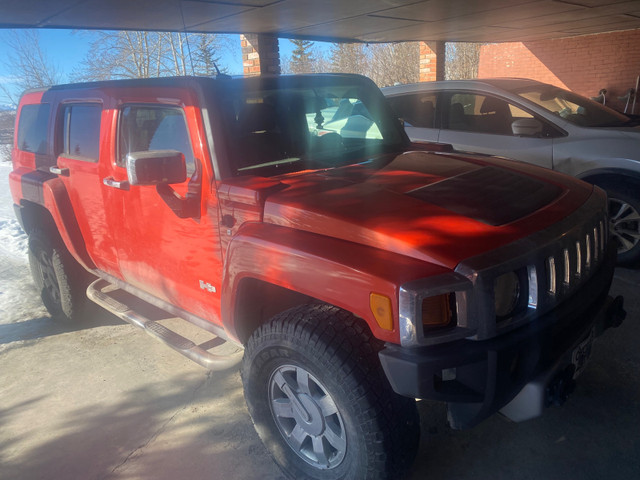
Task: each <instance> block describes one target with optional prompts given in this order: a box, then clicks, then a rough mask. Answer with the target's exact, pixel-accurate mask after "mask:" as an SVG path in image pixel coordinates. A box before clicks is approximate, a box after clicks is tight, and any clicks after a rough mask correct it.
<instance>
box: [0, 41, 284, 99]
mask: <svg viewBox="0 0 640 480" xmlns="http://www.w3.org/2000/svg"><path fill="white" fill-rule="evenodd" d="M39 33H40V45H41V47H42V49H43V50H44V51H45V53H46V55H47V56H48V57H49V58H50V59H51V60H52V61H53V63H54V64H55V65H56V66H57V67H58V68H59V69H60V70H61V72H62V73H63V76H64V80H65V81H67V80H68V78H67V76H68V75H69V74H71V72H72V71H73V69H74V67H76V66H78V65H79V64H80V63H81V62H82V60H83V59H84V57H85V56H86V54H87V52H88V51H89V44H90V42H91V32H86V31H77V30H76V31H73V30H46V29H40V30H39ZM11 34H12V30H4V31H0V84H2V85H3V86H4V87H5V88H7V89H10V90H12V91H13V93H14V95H16V96H17V95H19V92H15V88H14V87H12V83H11V76H12V72H10V71H9V70H8V68H7V65H5V62H4V60H3V59H5V58H6V57H7V54H8V53H9V52H8V47H7V45H6V39H7V36H9V35H11ZM223 37H228V40H229V41H228V42H227V43H228V44H229V45H230V48H228V49H224V50H223V51H222V52H221V55H222V61H221V65H220V66H221V67H226V68H227V69H228V71H229V73H230V74H232V75H241V74H242V57H241V53H240V36H239V35H224V36H223ZM292 50H293V44H292V43H291V42H290V41H288V40H280V55H281V56H282V57H283V58H284V57H288V56H290V55H291V52H292ZM8 103H10V102H9V99H8V98H7V97H6V96H5V95H4V93H3V92H2V90H1V89H0V105H2V104H8Z"/></svg>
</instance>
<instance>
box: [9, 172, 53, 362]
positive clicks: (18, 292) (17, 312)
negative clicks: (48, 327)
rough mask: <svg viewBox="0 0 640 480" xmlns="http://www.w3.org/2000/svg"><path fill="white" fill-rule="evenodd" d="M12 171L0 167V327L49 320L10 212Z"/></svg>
mask: <svg viewBox="0 0 640 480" xmlns="http://www.w3.org/2000/svg"><path fill="white" fill-rule="evenodd" d="M11 168H12V166H11V163H6V162H5V163H0V325H1V324H8V323H16V322H23V321H29V320H32V319H35V318H42V317H48V314H47V311H46V310H45V308H44V307H43V305H42V302H41V301H40V296H39V295H38V292H37V291H36V287H35V286H34V284H33V281H32V280H31V273H30V271H29V262H28V259H27V235H26V234H25V233H24V231H23V230H22V228H20V224H19V223H18V221H17V220H16V218H15V214H14V212H13V199H12V198H11V192H10V191H9V172H11ZM1 350H2V349H0V351H1Z"/></svg>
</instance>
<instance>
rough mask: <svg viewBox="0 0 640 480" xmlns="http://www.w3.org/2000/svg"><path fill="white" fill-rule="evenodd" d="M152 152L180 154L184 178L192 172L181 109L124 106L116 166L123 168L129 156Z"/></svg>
mask: <svg viewBox="0 0 640 480" xmlns="http://www.w3.org/2000/svg"><path fill="white" fill-rule="evenodd" d="M154 150H177V151H178V152H181V153H182V154H183V155H184V158H185V162H186V164H187V176H191V175H192V174H193V173H194V171H195V164H194V160H193V149H192V148H191V141H190V140H189V131H188V129H187V122H186V120H185V118H184V114H183V112H182V109H180V108H176V107H170V106H154V105H131V106H127V107H124V108H123V109H122V111H121V112H120V124H119V128H118V151H119V154H118V165H120V166H125V162H126V158H127V155H128V154H129V153H132V152H148V151H154Z"/></svg>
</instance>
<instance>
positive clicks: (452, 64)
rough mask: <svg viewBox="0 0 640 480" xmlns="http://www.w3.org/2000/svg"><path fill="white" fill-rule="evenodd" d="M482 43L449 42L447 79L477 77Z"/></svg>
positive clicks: (446, 58) (446, 60)
mask: <svg viewBox="0 0 640 480" xmlns="http://www.w3.org/2000/svg"><path fill="white" fill-rule="evenodd" d="M481 45H482V44H480V43H462V42H447V44H446V46H445V49H446V50H445V64H444V65H445V66H444V77H445V79H447V80H464V79H468V78H477V77H478V65H479V63H480V46H481Z"/></svg>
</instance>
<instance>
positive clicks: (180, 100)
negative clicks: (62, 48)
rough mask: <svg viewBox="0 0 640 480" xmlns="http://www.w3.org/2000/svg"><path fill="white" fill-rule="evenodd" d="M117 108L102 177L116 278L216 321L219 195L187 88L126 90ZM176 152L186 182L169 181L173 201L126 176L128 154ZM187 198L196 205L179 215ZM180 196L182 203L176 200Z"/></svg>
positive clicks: (217, 313)
mask: <svg viewBox="0 0 640 480" xmlns="http://www.w3.org/2000/svg"><path fill="white" fill-rule="evenodd" d="M129 93H131V95H130V96H127V98H123V99H120V101H118V102H117V103H118V105H117V107H116V116H117V133H116V138H115V148H114V158H113V171H112V173H111V175H110V176H109V177H107V178H105V182H106V184H108V185H110V187H111V189H112V192H113V193H112V195H113V197H114V206H116V208H115V209H114V210H113V212H112V218H111V222H112V224H113V225H114V228H113V231H114V235H115V239H116V246H117V254H118V262H119V266H120V270H121V272H122V278H123V279H124V280H125V281H126V282H127V283H129V284H131V285H133V286H135V287H137V288H140V289H142V290H144V291H145V292H147V293H150V294H152V295H153V296H155V297H157V298H160V299H162V300H164V301H167V302H169V303H171V304H173V305H176V306H178V307H180V308H182V309H184V310H186V311H188V312H190V313H193V314H195V315H198V316H200V317H202V318H206V319H208V320H210V321H213V322H214V323H219V309H220V281H221V271H222V260H221V259H222V255H221V251H220V238H219V231H218V228H219V227H218V204H217V197H216V195H215V194H212V190H211V189H212V182H211V180H212V178H213V172H212V168H211V162H210V160H209V158H210V157H209V153H208V149H207V142H206V140H205V138H204V136H203V135H202V132H203V131H204V130H203V127H202V118H201V115H200V111H199V109H198V108H197V107H196V105H197V102H196V100H195V98H194V97H195V95H193V94H192V93H191V92H190V91H189V90H187V89H178V88H164V87H163V88H146V89H139V90H138V89H136V91H131V92H129ZM167 149H171V150H178V151H180V152H181V153H183V154H184V156H185V160H186V164H187V180H186V181H185V182H184V183H182V184H177V185H171V186H170V187H171V190H172V191H173V194H172V197H175V199H177V201H172V200H171V199H169V198H167V195H166V192H165V194H161V190H162V189H160V188H156V187H155V186H133V185H129V184H128V182H127V173H126V168H125V167H126V156H127V154H129V153H132V152H145V151H154V150H167ZM187 196H190V197H191V198H195V200H194V201H195V202H196V203H197V208H196V209H195V210H194V211H193V212H189V214H188V215H185V214H184V212H185V211H183V210H182V209H181V205H183V204H184V202H183V200H184V199H185V198H186V197H187ZM181 202H183V203H181Z"/></svg>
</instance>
